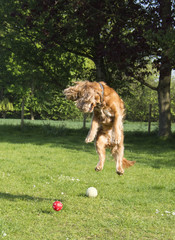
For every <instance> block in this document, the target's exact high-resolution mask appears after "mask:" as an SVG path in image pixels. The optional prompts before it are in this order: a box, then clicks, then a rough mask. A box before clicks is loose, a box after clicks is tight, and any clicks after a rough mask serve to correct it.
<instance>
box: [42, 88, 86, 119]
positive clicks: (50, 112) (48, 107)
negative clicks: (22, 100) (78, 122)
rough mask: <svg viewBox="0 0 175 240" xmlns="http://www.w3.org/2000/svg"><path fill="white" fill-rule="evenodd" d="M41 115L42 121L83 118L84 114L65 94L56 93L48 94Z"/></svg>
mask: <svg viewBox="0 0 175 240" xmlns="http://www.w3.org/2000/svg"><path fill="white" fill-rule="evenodd" d="M39 114H40V116H41V117H42V119H53V120H65V119H80V118H82V113H81V112H80V111H79V110H78V109H77V108H76V107H75V104H74V103H73V102H72V101H67V100H66V99H65V97H64V96H63V94H61V93H59V92H54V91H53V92H49V93H46V99H45V102H44V103H42V104H41V110H40V111H39Z"/></svg>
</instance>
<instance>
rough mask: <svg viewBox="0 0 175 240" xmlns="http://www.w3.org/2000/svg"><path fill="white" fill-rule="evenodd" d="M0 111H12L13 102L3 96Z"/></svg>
mask: <svg viewBox="0 0 175 240" xmlns="http://www.w3.org/2000/svg"><path fill="white" fill-rule="evenodd" d="M0 111H3V112H4V111H13V104H12V103H11V102H10V101H9V99H8V98H4V99H3V100H2V101H1V102H0Z"/></svg>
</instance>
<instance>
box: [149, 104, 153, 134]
mask: <svg viewBox="0 0 175 240" xmlns="http://www.w3.org/2000/svg"><path fill="white" fill-rule="evenodd" d="M151 112H152V104H149V115H148V133H150V132H151Z"/></svg>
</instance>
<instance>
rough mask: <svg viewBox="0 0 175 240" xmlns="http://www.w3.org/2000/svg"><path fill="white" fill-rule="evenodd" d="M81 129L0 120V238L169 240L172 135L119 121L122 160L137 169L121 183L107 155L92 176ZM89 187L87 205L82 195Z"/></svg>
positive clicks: (173, 207) (173, 235)
mask: <svg viewBox="0 0 175 240" xmlns="http://www.w3.org/2000/svg"><path fill="white" fill-rule="evenodd" d="M89 125H90V123H88V127H89ZM81 127H82V123H81V122H68V121H67V122H48V121H35V122H33V123H32V124H31V123H30V121H28V122H27V124H26V126H25V127H24V129H23V130H20V127H19V121H18V120H15V121H14V120H8V121H7V120H0V239H8V240H40V239H41V240H54V239H55V240H56V239H59V240H62V239H63V240H79V239H80V240H83V239H93V240H94V239H101V240H104V239H106V240H108V239H109V240H110V239H111V240H114V239H124V240H125V239H129V240H132V239H134V240H145V239H151V240H156V239H158V240H166V239H167V240H173V239H175V136H174V135H173V136H172V138H171V139H169V140H166V141H165V140H160V139H159V138H158V137H157V136H156V134H151V135H148V134H147V133H146V131H147V124H145V123H129V122H126V124H125V157H126V158H127V159H128V160H136V164H135V166H134V167H132V168H130V169H127V170H126V171H125V174H124V175H123V176H122V177H120V176H118V175H117V174H116V173H115V163H114V161H113V159H112V157H111V154H110V152H109V151H107V156H106V163H105V167H104V170H103V171H102V172H95V171H94V168H95V166H96V164H97V161H98V156H97V154H96V152H95V148H94V144H93V143H92V144H88V145H87V144H85V143H84V139H85V136H86V134H87V130H81ZM174 127H175V126H174V125H173V129H175V128H174ZM156 129H157V124H154V125H153V130H156ZM91 186H93V187H95V188H97V190H98V196H97V197H96V198H94V199H92V198H87V197H86V196H85V193H86V190H87V188H88V187H91ZM55 200H60V201H61V202H62V203H63V209H62V210H61V211H60V212H56V211H54V210H53V209H52V204H53V202H54V201H55Z"/></svg>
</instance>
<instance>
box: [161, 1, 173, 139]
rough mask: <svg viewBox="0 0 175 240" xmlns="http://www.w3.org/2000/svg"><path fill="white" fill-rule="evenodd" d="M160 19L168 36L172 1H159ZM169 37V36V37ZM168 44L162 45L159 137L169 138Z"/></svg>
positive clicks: (169, 78) (169, 70) (169, 75)
mask: <svg viewBox="0 0 175 240" xmlns="http://www.w3.org/2000/svg"><path fill="white" fill-rule="evenodd" d="M159 4H160V9H159V10H160V17H161V19H162V33H163V34H164V36H166V34H167V33H169V32H170V31H171V30H172V21H173V19H172V12H171V7H172V3H171V0H159ZM167 37H168V36H167ZM169 51H170V49H169V48H168V45H167V43H166V44H163V45H162V56H161V66H160V77H159V86H158V100H159V136H164V137H169V136H170V134H171V99H170V83H171V70H172V66H171V62H170V59H169Z"/></svg>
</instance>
